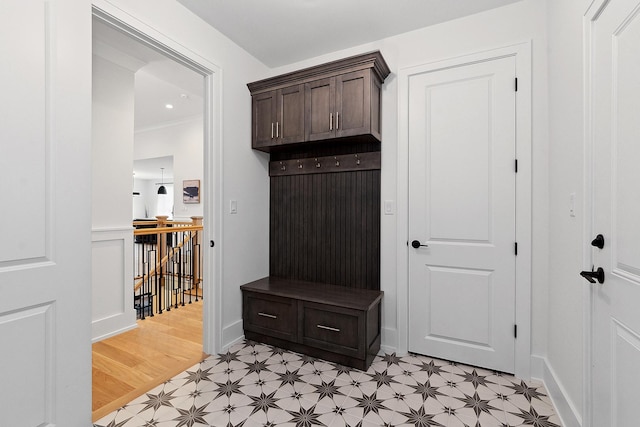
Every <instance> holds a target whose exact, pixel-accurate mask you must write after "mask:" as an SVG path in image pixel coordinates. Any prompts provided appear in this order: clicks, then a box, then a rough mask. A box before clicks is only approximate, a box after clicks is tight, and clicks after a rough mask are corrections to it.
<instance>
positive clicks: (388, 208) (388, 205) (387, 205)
mask: <svg viewBox="0 0 640 427" xmlns="http://www.w3.org/2000/svg"><path fill="white" fill-rule="evenodd" d="M395 212H396V204H395V202H394V201H393V200H385V201H384V214H385V215H393V214H394V213H395Z"/></svg>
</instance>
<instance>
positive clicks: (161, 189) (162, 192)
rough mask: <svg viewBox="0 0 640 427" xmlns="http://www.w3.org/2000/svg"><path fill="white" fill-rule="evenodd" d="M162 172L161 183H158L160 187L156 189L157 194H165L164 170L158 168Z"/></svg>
mask: <svg viewBox="0 0 640 427" xmlns="http://www.w3.org/2000/svg"><path fill="white" fill-rule="evenodd" d="M160 169H161V170H162V181H161V183H160V187H158V194H167V189H166V188H165V186H164V168H160Z"/></svg>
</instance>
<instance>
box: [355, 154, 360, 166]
mask: <svg viewBox="0 0 640 427" xmlns="http://www.w3.org/2000/svg"><path fill="white" fill-rule="evenodd" d="M359 164H360V158H359V157H358V155H357V154H356V165H359Z"/></svg>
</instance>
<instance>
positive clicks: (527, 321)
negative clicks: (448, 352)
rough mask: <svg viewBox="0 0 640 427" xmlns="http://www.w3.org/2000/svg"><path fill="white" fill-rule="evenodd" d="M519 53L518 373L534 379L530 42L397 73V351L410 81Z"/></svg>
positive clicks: (405, 329) (403, 346)
mask: <svg viewBox="0 0 640 427" xmlns="http://www.w3.org/2000/svg"><path fill="white" fill-rule="evenodd" d="M508 56H513V57H515V61H516V76H517V78H518V93H517V95H516V156H517V159H518V173H517V174H516V241H517V242H518V256H517V257H516V301H515V309H516V324H517V325H518V337H517V339H516V348H515V375H516V376H517V377H519V378H522V379H527V380H528V379H530V378H531V256H532V252H531V248H532V243H531V240H532V232H531V226H532V191H531V185H532V173H531V166H532V154H531V135H532V132H531V114H532V111H531V101H532V97H531V41H526V42H522V43H518V44H513V45H509V46H505V47H501V48H497V49H492V50H487V51H482V52H477V53H472V54H469V55H464V56H459V57H455V58H450V59H444V60H439V61H434V62H430V63H426V64H422V65H417V66H412V67H407V68H403V69H400V70H399V72H398V144H397V150H398V151H397V159H398V164H397V170H398V187H397V215H398V217H397V231H396V233H397V234H396V235H397V240H396V253H397V259H396V263H397V275H396V281H397V289H398V293H397V308H396V310H397V313H398V318H397V319H398V325H397V327H398V346H397V351H398V353H399V354H405V353H407V349H408V342H409V317H408V311H409V310H408V308H409V292H408V289H409V276H408V270H409V252H408V246H407V242H408V241H409V240H410V236H409V234H408V228H409V212H408V209H409V175H408V170H409V154H410V153H409V124H408V122H407V120H408V117H409V81H410V78H411V76H412V75H416V74H421V73H425V72H430V71H436V70H446V69H447V68H453V67H459V66H463V65H468V64H473V63H477V62H483V61H490V60H493V59H498V58H504V57H508Z"/></svg>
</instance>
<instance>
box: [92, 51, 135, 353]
mask: <svg viewBox="0 0 640 427" xmlns="http://www.w3.org/2000/svg"><path fill="white" fill-rule="evenodd" d="M134 71H135V70H132V69H129V68H125V67H123V66H122V65H119V64H116V63H114V62H111V61H109V60H107V59H104V58H102V57H100V56H97V55H95V54H94V56H93V87H92V89H93V104H92V106H93V108H92V119H93V124H92V143H91V144H92V145H91V150H92V163H91V173H92V175H91V177H92V182H91V211H92V225H91V227H92V276H91V277H92V279H91V289H92V301H93V303H92V334H93V335H92V337H93V340H94V341H96V340H99V339H102V338H106V337H108V336H111V335H113V334H115V333H118V332H120V331H123V330H127V329H130V328H132V327H135V310H134V309H133V293H132V292H131V289H132V285H133V272H132V270H131V268H132V266H131V262H132V261H131V259H132V257H131V253H132V245H133V240H132V227H131V211H132V206H133V200H132V197H131V193H132V180H131V171H132V170H133V111H134V110H133V107H134Z"/></svg>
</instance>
